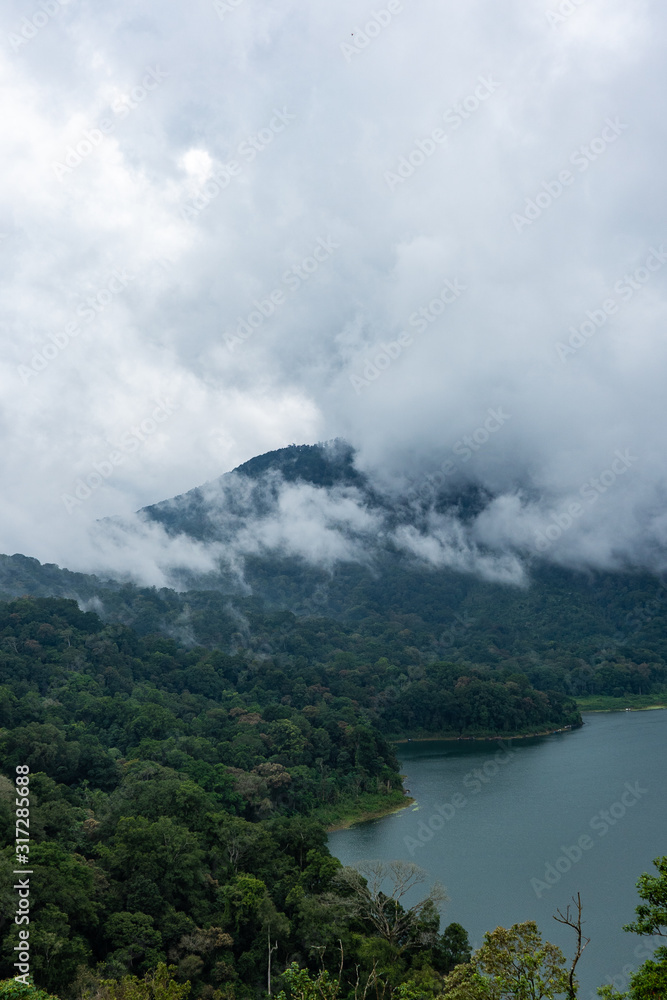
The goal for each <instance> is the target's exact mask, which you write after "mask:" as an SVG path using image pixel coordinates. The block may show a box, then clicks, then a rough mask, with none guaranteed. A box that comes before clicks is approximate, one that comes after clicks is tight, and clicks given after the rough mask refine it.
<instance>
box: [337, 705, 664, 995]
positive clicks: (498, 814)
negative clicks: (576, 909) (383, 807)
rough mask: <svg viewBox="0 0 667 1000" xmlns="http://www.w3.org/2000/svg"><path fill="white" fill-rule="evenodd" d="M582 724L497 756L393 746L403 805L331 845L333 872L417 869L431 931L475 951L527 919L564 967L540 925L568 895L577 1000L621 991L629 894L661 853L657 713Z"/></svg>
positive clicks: (631, 950) (462, 746)
mask: <svg viewBox="0 0 667 1000" xmlns="http://www.w3.org/2000/svg"><path fill="white" fill-rule="evenodd" d="M584 719H585V725H584V726H583V728H581V729H578V730H575V731H573V732H566V733H560V734H555V735H553V736H546V737H537V738H533V739H530V740H515V741H510V742H508V743H506V744H504V746H506V747H508V748H509V751H502V750H499V749H498V747H497V745H496V744H495V743H486V742H484V743H482V742H475V743H470V742H465V743H461V742H454V743H452V742H444V741H433V742H424V743H409V744H401V745H399V747H398V755H399V759H400V761H401V769H402V771H403V773H404V774H405V775H406V779H405V787H406V788H408V789H409V790H410V794H411V795H412V796H413V797H414V798H415V799H416V800H417V801H416V804H415V805H414V806H412V807H411V808H409V809H406V810H403V811H401V812H400V813H395V814H393V815H391V816H387V817H385V818H383V819H380V820H373V821H371V822H368V823H363V824H360V825H358V826H356V827H353V828H352V829H350V830H340V831H337V832H335V833H332V834H331V835H330V839H329V846H330V849H331V851H332V853H333V854H335V855H336V856H337V857H338V858H340V860H341V861H342V862H343V864H346V865H349V864H354V863H356V862H358V861H362V860H368V859H378V858H379V859H382V860H392V859H394V858H402V859H404V860H407V861H414V862H416V863H417V864H419V865H421V866H422V867H423V868H424V869H425V870H426V871H427V873H428V881H429V884H430V883H432V882H433V881H434V880H435V879H439V880H440V881H441V882H442V883H443V884H444V885H445V887H446V889H447V892H448V895H449V897H450V901H449V902H448V903H446V904H445V906H444V908H443V911H442V913H443V921H442V927H443V928H444V926H445V925H446V924H447V923H450V922H451V921H454V920H456V921H458V922H459V923H461V924H463V926H464V927H465V928H466V930H467V931H468V933H469V935H470V940H471V942H472V943H473V944H474V945H479V944H481V941H482V936H483V934H484V932H485V931H486V930H491V929H493V928H494V927H496V926H498V925H502V926H504V927H509V926H510V925H511V924H513V923H519V922H521V921H524V920H536V921H537V922H538V924H539V926H540V929H541V930H542V933H543V936H544V937H545V938H547V939H548V940H550V941H552V942H554V943H555V944H558V945H559V946H560V947H561V948H562V949H563V950H564V951H565V953H566V955H570V954H571V952H572V945H573V940H574V932H573V931H571V930H568V928H565V927H562V926H560V925H559V924H557V923H556V922H555V921H554V920H553V919H552V915H553V914H554V913H555V912H556V909H557V908H560V909H561V910H563V909H564V908H565V907H566V906H567V905H568V903H569V902H571V898H572V896H573V895H575V894H576V893H577V892H580V893H581V898H582V901H583V904H584V920H585V932H586V934H587V936H588V937H590V938H591V943H590V944H589V946H588V948H587V949H586V952H585V953H584V956H583V958H582V960H581V962H580V964H579V967H578V969H579V980H580V983H581V987H582V988H581V991H580V996H581V997H582V998H583V1000H588V998H589V996H595V989H594V987H595V986H597V985H599V984H602V983H605V982H609V981H611V980H612V979H615V980H616V982H617V985H618V986H620V985H621V979H627V974H628V971H629V967H630V966H632V967H633V968H636V967H637V966H638V965H640V964H641V963H642V961H643V960H644V958H646V957H647V956H648V952H647V951H646V950H644V951H640V953H639V955H638V954H637V952H636V949H637V948H638V947H639V948H640V949H641V946H642V942H645V940H646V939H643V938H638V937H636V936H635V935H633V934H628V933H626V932H624V931H623V930H622V925H623V924H624V923H627V922H628V921H630V920H632V919H634V909H635V906H636V905H637V903H638V902H639V898H638V896H637V892H636V888H635V882H636V880H637V878H638V877H639V875H640V874H641V873H642V872H644V871H652V872H654V871H655V869H653V866H652V865H651V862H652V860H653V858H655V857H657V856H658V855H662V854H667V766H666V764H667V711H647V712H618V713H608V714H587V715H585V716H584ZM417 898H418V896H417V895H415V901H416V899H417ZM644 947H645V946H644ZM624 967H625V971H624Z"/></svg>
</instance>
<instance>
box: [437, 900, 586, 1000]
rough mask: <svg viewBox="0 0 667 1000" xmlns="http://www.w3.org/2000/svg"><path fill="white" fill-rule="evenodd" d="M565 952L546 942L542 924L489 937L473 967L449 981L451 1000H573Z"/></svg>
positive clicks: (447, 993)
mask: <svg viewBox="0 0 667 1000" xmlns="http://www.w3.org/2000/svg"><path fill="white" fill-rule="evenodd" d="M564 966H565V956H564V955H563V953H562V951H561V950H560V948H557V947H556V946H555V945H553V944H550V943H549V942H548V941H545V942H543V941H542V936H541V934H540V932H539V930H538V928H537V924H536V923H535V922H534V921H532V920H528V921H526V922H525V923H523V924H514V925H513V926H512V927H510V928H509V930H508V929H506V928H505V927H496V929H495V931H490V932H487V933H486V934H485V935H484V944H483V945H482V947H481V948H479V950H478V951H476V952H475V953H474V955H473V956H472V961H471V962H470V964H469V965H459V966H457V967H456V968H455V969H454V971H453V972H451V973H450V974H449V976H447V978H446V979H445V984H444V988H443V992H442V996H443V997H445V998H446V1000H555V998H556V997H559V996H561V995H562V994H565V995H566V996H567V995H569V985H570V983H569V976H568V973H567V972H566V971H565V969H564Z"/></svg>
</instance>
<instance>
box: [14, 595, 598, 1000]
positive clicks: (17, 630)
mask: <svg viewBox="0 0 667 1000" xmlns="http://www.w3.org/2000/svg"><path fill="white" fill-rule="evenodd" d="M253 628H254V632H253V636H254V641H253V643H248V644H246V646H245V647H243V646H241V645H240V644H239V645H238V648H236V650H235V651H233V652H231V651H229V650H228V651H223V650H222V649H216V648H206V647H203V646H197V645H190V646H185V645H183V644H182V643H180V642H177V641H176V640H175V639H171V638H167V637H166V636H165V635H163V634H155V633H152V634H151V633H149V634H143V635H141V634H139V633H138V632H137V631H135V630H133V629H131V628H129V627H128V626H127V625H122V624H117V623H105V622H104V621H102V620H101V619H100V618H99V617H98V616H97V615H96V614H95V613H93V612H90V611H87V612H84V611H82V610H81V609H80V607H79V606H78V604H77V603H76V602H75V601H73V600H67V599H60V598H21V599H18V600H14V601H11V602H7V603H2V604H0V725H1V727H2V728H1V729H0V759H1V760H2V762H3V768H2V787H0V822H1V823H2V828H3V841H2V842H3V844H4V845H6V846H5V847H4V848H3V850H2V852H0V864H1V865H2V868H3V877H2V886H3V889H2V892H3V896H4V898H3V906H2V924H1V925H0V935H1V938H2V962H3V965H2V968H0V975H3V976H5V977H7V980H9V977H10V976H11V975H12V972H13V969H12V958H13V957H15V953H16V950H17V949H20V948H21V947H22V944H21V938H20V937H19V933H20V928H19V926H18V925H17V924H16V923H15V922H14V921H13V920H12V913H13V912H14V908H15V902H14V897H15V892H14V890H13V888H12V885H13V880H14V879H15V878H16V876H15V875H13V874H12V872H13V871H14V868H15V867H16V864H17V861H16V856H17V855H16V850H17V848H15V847H14V846H13V842H14V833H15V831H14V827H15V823H16V822H17V820H16V819H15V815H18V813H17V812H16V810H15V803H14V800H15V795H17V794H18V791H17V787H18V786H17V782H19V781H23V782H24V784H23V786H22V791H21V794H22V795H23V794H25V795H26V796H27V797H28V800H29V802H30V832H29V837H30V840H29V863H30V871H31V873H32V874H31V876H30V878H31V884H34V885H38V886H39V890H38V892H36V893H35V899H34V908H33V909H32V911H31V927H32V928H33V929H32V930H31V933H30V970H31V974H32V975H33V976H34V982H35V983H36V984H37V985H38V986H39V987H40V988H43V989H45V990H47V991H50V992H51V993H52V994H53V995H56V996H58V997H61V998H62V1000H74V998H80V1000H87V998H89V1000H97V998H100V1000H102V998H106V1000H130V998H134V997H137V998H143V997H144V996H145V997H147V998H148V1000H151V998H153V997H155V998H161V997H165V998H167V997H168V998H171V1000H175V998H177V997H179V996H186V995H188V996H191V997H192V998H200V997H201V998H209V1000H236V998H239V1000H250V998H255V997H260V996H264V995H265V994H266V992H267V991H268V990H269V988H271V990H272V992H273V993H277V992H279V991H280V990H281V989H282V990H286V996H287V997H292V998H295V1000H296V998H298V997H300V996H303V997H304V998H305V997H307V996H311V995H312V996H313V997H315V996H319V997H323V996H327V997H328V996H331V997H332V998H333V996H334V995H336V996H337V995H338V994H339V993H340V995H341V996H348V995H349V996H350V997H351V996H358V997H361V995H362V994H363V995H364V996H365V995H366V994H369V991H372V992H373V993H375V994H376V995H378V996H379V995H380V992H381V994H382V996H383V997H386V1000H390V998H391V997H392V996H393V994H394V993H396V994H397V997H398V998H401V1000H421V998H423V1000H430V998H433V997H435V996H439V995H441V994H442V995H449V994H446V993H445V994H443V992H442V991H443V990H445V989H446V988H448V987H447V982H448V975H449V974H451V975H454V974H455V969H456V967H457V966H460V965H461V963H463V965H464V966H465V967H466V968H468V969H472V967H473V966H472V965H471V950H470V946H469V944H468V939H467V935H466V932H465V930H464V928H462V927H460V926H459V925H457V924H451V925H449V926H447V927H445V928H443V929H441V928H440V917H439V913H438V910H437V904H438V902H439V901H440V899H441V897H440V896H439V895H438V888H437V887H435V888H434V889H432V890H431V892H430V893H429V894H427V895H426V897H425V898H424V900H423V901H422V903H423V905H418V906H417V907H415V906H413V907H411V908H404V907H403V905H402V903H401V898H402V895H403V894H404V887H405V885H406V884H409V885H413V884H418V883H419V881H420V879H421V878H422V874H420V870H419V869H417V868H416V866H410V865H405V866H403V867H402V868H401V866H400V864H399V865H398V867H397V868H395V869H393V870H392V871H390V872H389V873H387V872H384V873H383V877H385V878H386V877H387V875H388V876H389V877H390V881H391V879H392V878H393V885H394V888H395V892H393V893H392V894H390V895H386V894H385V893H384V892H383V891H382V890H380V889H379V887H378V886H379V882H378V873H377V872H373V871H369V872H366V873H365V874H364V873H360V872H356V871H355V870H352V869H343V868H342V866H341V865H340V863H339V862H338V861H337V860H336V859H335V858H333V857H332V856H331V855H330V853H329V851H328V849H327V844H326V839H327V838H326V824H327V822H330V821H331V817H332V816H333V815H335V814H336V810H338V813H339V814H340V812H341V811H342V813H343V814H345V813H347V814H349V815H355V814H357V815H361V814H363V811H364V810H365V809H379V810H382V809H385V810H388V809H391V808H396V807H399V806H400V805H401V804H402V803H403V802H404V801H405V800H404V798H403V792H402V786H401V777H400V775H399V773H398V762H397V760H396V757H395V754H394V751H393V749H392V744H391V742H390V739H391V738H397V737H401V736H403V737H405V736H408V735H411V734H415V735H418V734H419V733H420V732H422V731H424V732H425V731H437V732H440V733H447V732H450V733H452V735H457V736H463V737H465V736H471V735H479V734H484V735H486V736H487V737H489V736H491V737H493V736H495V737H502V736H504V735H510V734H513V733H517V732H530V731H533V732H535V731H545V730H549V729H554V728H562V727H564V726H567V725H572V726H576V725H579V724H580V721H581V720H580V716H579V713H578V711H577V709H576V704H575V703H574V701H573V700H572V699H571V698H569V697H568V696H566V695H564V694H562V693H560V692H558V691H547V692H544V691H538V690H536V689H535V688H534V687H532V686H531V684H530V681H529V679H528V677H527V676H526V675H523V674H520V673H517V672H516V671H511V670H509V669H507V668H498V667H493V666H488V665H475V664H473V663H467V664H463V665H462V664H456V663H448V662H446V661H443V662H430V663H429V662H425V661H424V659H423V658H422V657H421V656H420V654H419V650H418V649H417V648H416V647H409V646H406V645H405V639H406V636H405V635H400V632H399V634H398V635H396V634H395V635H394V637H393V641H392V636H391V633H390V632H387V631H386V630H385V631H381V632H379V634H373V633H372V631H366V632H364V633H363V634H362V633H353V632H350V631H349V630H345V629H344V628H342V626H340V625H337V624H336V623H334V622H331V621H328V620H326V619H314V620H308V619H304V620H301V621H299V620H297V619H295V617H294V615H293V614H291V613H289V612H281V613H276V614H274V615H273V616H271V615H269V614H266V613H265V614H263V615H260V616H259V617H258V618H257V619H256V620H255V622H254V623H253ZM263 630H264V631H263ZM402 631H405V630H402ZM264 635H266V641H263V637H264ZM269 637H270V641H269ZM232 638H233V637H232ZM341 647H342V648H341ZM380 654H382V655H380ZM20 774H25V775H26V776H27V777H26V778H21V779H19V778H18V777H17V775H20ZM16 801H17V802H18V801H19V800H18V799H16ZM20 801H23V800H20ZM332 810H333V812H332ZM17 843H18V842H17ZM522 933H523V932H522ZM526 933H527V932H526ZM480 961H481V959H480ZM269 966H270V967H271V969H272V971H269ZM480 968H481V967H480ZM456 974H457V975H460V973H456ZM475 975H477V973H475ZM480 975H481V973H480ZM323 977H324V978H323ZM452 982H453V981H452ZM186 985H187V993H186V992H183V990H185V988H186ZM450 985H452V983H450ZM11 988H12V989H14V987H13V986H12V987H11ZM16 988H17V989H19V990H21V989H23V987H22V986H20V985H19V986H17V987H16ZM466 988H467V987H466ZM480 988H481V987H480ZM8 989H9V987H8ZM133 990H134V992H132V991H133ZM142 991H143V992H142ZM160 991H162V992H160ZM179 991H181V992H179ZM309 991H310V992H309ZM336 991H337V992H336ZM11 995H12V994H9V993H4V994H3V993H1V992H0V996H11ZM15 995H16V996H19V995H23V994H22V993H17V994H15ZM26 995H28V994H26ZM456 995H457V994H455V993H452V994H451V996H452V997H454V996H456ZM465 995H471V996H472V995H473V994H465ZM479 995H480V997H481V996H482V995H483V994H481V993H480V994H479ZM492 995H493V996H495V995H496V994H489V996H492ZM498 995H499V996H500V995H501V994H498ZM503 995H504V994H503ZM545 995H546V994H545Z"/></svg>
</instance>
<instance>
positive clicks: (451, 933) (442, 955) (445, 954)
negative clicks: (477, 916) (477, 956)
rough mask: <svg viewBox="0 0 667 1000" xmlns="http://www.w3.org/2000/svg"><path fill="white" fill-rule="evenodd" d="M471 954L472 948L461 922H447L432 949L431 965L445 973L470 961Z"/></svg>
mask: <svg viewBox="0 0 667 1000" xmlns="http://www.w3.org/2000/svg"><path fill="white" fill-rule="evenodd" d="M471 954H472V949H471V947H470V942H469V940H468V933H467V931H466V930H465V928H464V927H462V926H461V924H456V923H454V924H449V925H448V926H447V927H446V928H445V930H444V931H443V933H442V934H441V935H440V937H439V938H438V941H437V944H436V945H435V947H434V949H433V965H434V966H435V968H436V969H437V970H438V971H439V972H443V973H445V975H446V974H447V973H449V972H451V971H452V969H454V968H456V966H457V965H466V964H467V963H468V962H469V961H470V957H471Z"/></svg>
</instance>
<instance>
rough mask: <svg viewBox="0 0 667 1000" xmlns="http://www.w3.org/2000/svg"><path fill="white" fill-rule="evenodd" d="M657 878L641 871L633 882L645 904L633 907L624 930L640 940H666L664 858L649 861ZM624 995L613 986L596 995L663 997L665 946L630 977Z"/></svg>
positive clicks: (619, 999) (641, 999) (615, 999)
mask: <svg viewBox="0 0 667 1000" xmlns="http://www.w3.org/2000/svg"><path fill="white" fill-rule="evenodd" d="M653 864H654V865H655V867H656V868H657V869H658V875H649V874H647V873H646V872H644V874H643V875H640V876H639V879H638V880H637V890H638V892H639V895H640V897H641V898H642V899H644V900H646V902H645V903H640V904H639V906H637V907H636V909H635V913H636V914H637V920H635V921H633V922H632V923H630V924H626V925H625V926H624V928H623V930H624V931H630V932H631V933H633V934H639V935H641V936H642V937H649V936H650V937H654V936H657V937H663V938H664V937H667V856H664V855H663V857H661V858H656V859H655V860H654V862H653ZM629 985H630V989H629V991H628V992H627V993H616V992H615V991H614V987H613V986H602V987H600V989H599V990H598V995H599V996H601V997H604V998H605V1000H656V998H658V997H659V998H663V997H667V947H665V946H663V947H660V948H658V949H657V950H656V951H655V953H654V955H653V958H649V959H647V961H646V962H644V964H643V965H642V966H640V968H639V969H638V970H637V972H635V973H634V974H633V975H632V976H631V977H630V984H629Z"/></svg>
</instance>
